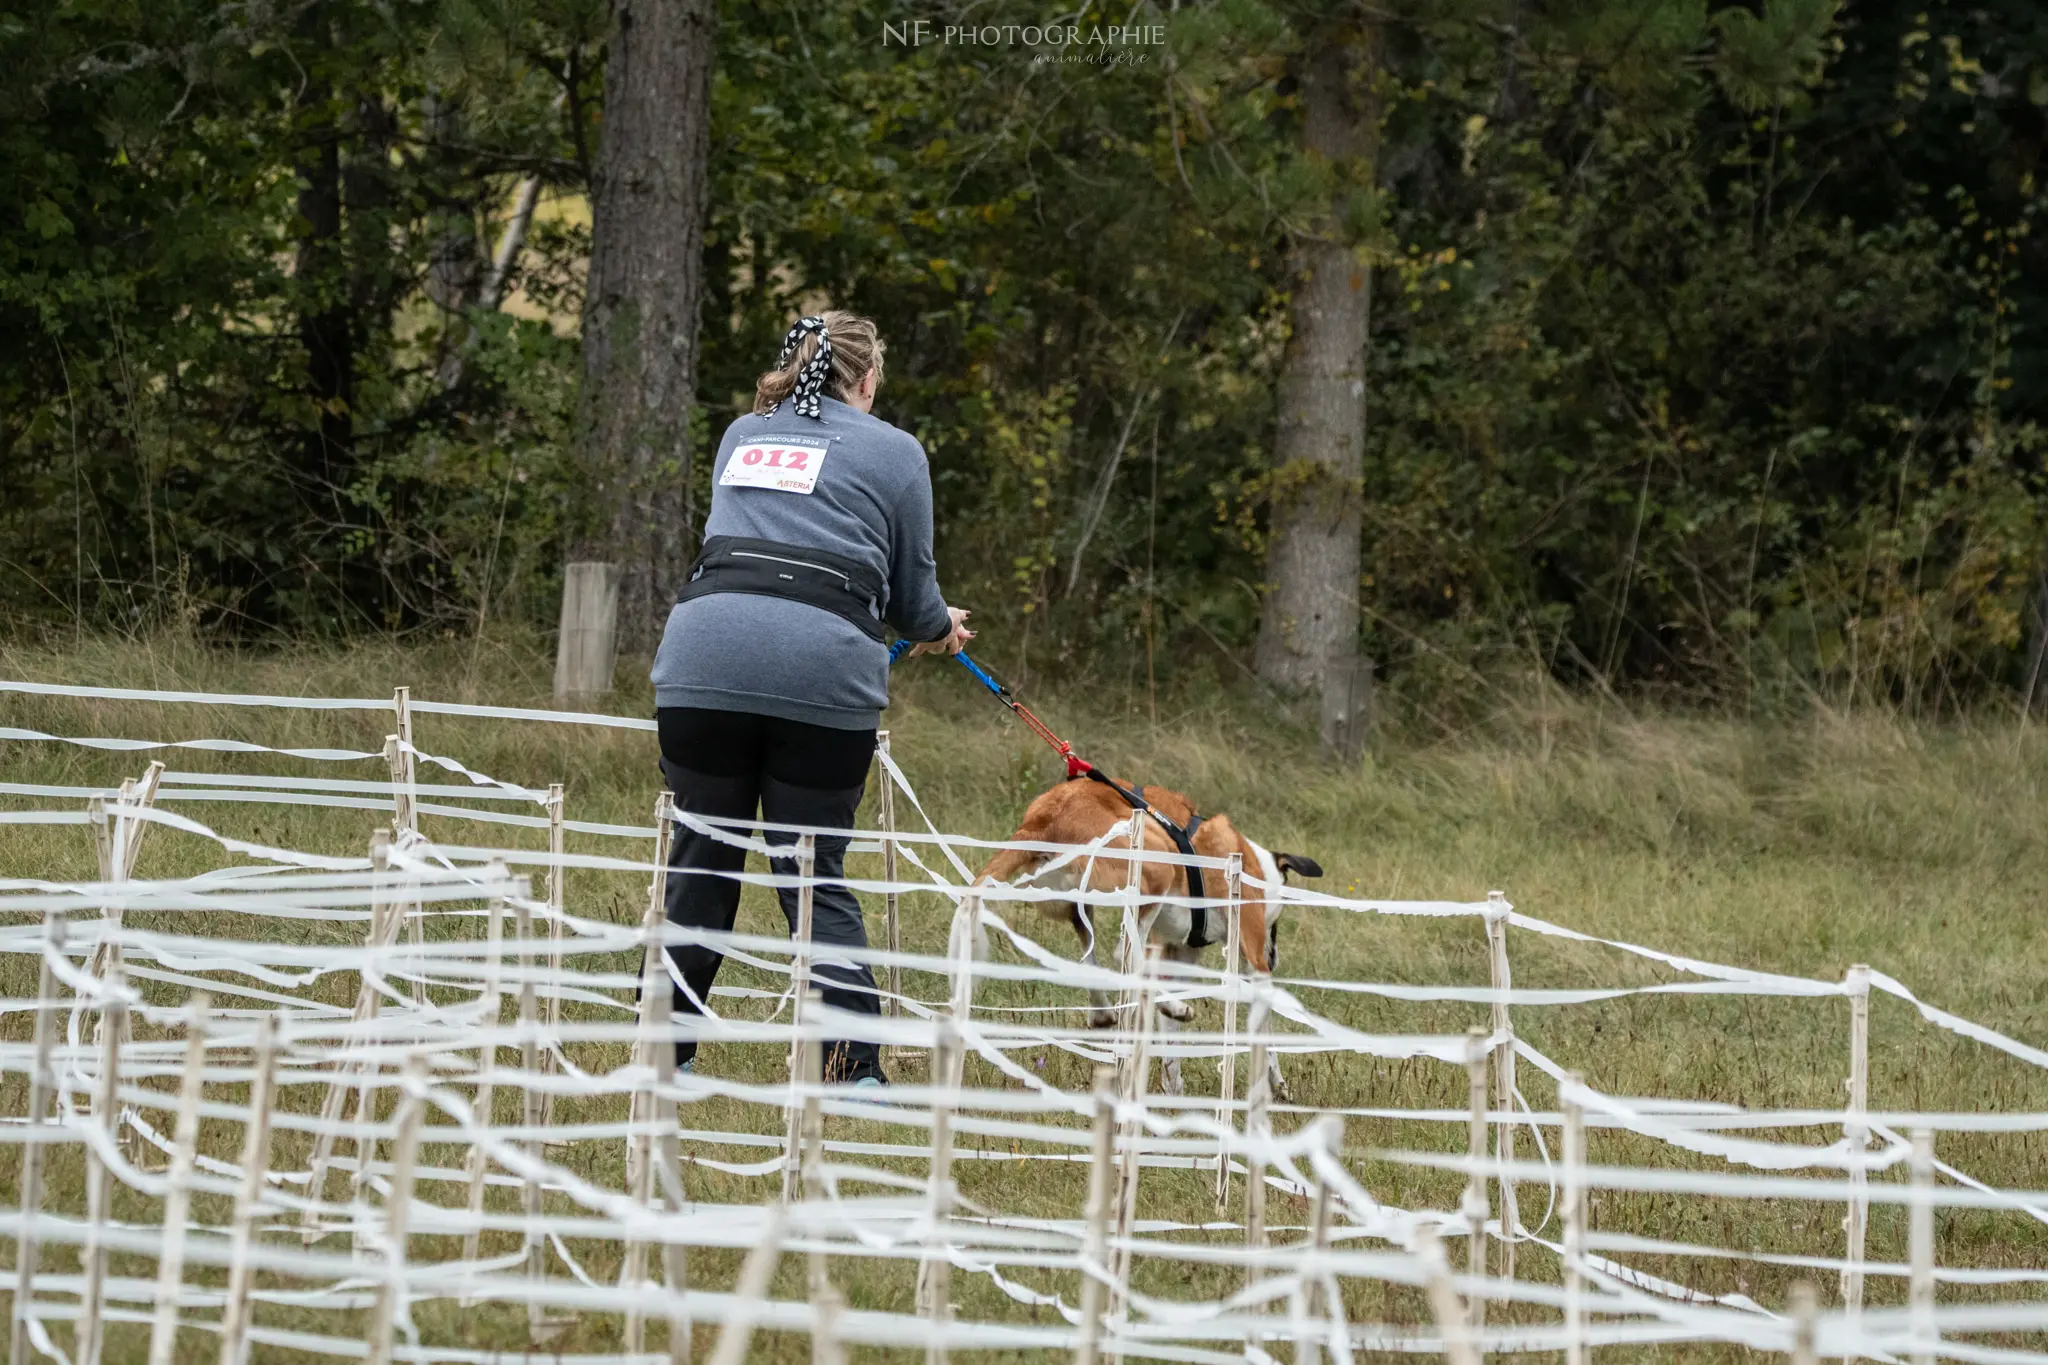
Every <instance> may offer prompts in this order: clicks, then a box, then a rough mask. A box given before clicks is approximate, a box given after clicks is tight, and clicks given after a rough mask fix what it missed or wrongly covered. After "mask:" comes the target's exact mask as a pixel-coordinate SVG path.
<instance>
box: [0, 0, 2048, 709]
mask: <svg viewBox="0 0 2048 1365" xmlns="http://www.w3.org/2000/svg"><path fill="white" fill-rule="evenodd" d="M916 18H922V19H925V20H927V21H929V26H928V29H927V30H926V31H925V32H926V36H925V38H924V40H923V41H911V40H906V39H905V38H904V36H903V35H904V33H905V31H906V28H905V26H906V25H907V24H908V23H909V21H910V20H912V19H916ZM1052 22H1058V23H1060V24H1062V25H1066V24H1071V25H1075V26H1078V27H1079V28H1080V29H1081V30H1082V31H1083V32H1084V33H1085V32H1086V31H1087V30H1089V29H1090V28H1091V27H1095V26H1105V25H1106V26H1113V27H1117V28H1123V27H1125V26H1130V27H1131V28H1132V29H1141V28H1142V29H1144V30H1146V31H1147V32H1148V33H1150V32H1151V31H1153V26H1156V33H1157V41H1149V40H1148V41H1138V42H1122V43H1117V44H1111V45H1110V47H1107V48H1105V47H1102V46H1101V45H1098V49H1097V55H1098V56H1099V55H1100V54H1101V53H1102V52H1106V51H1110V50H1112V49H1113V50H1114V52H1115V54H1116V59H1115V60H1113V61H1105V60H1099V59H1098V60H1075V57H1076V56H1077V55H1087V52H1086V49H1085V45H1079V46H1073V47H1067V46H1055V45H1053V44H1050V43H1046V42H1040V43H1038V44H1036V45H1033V44H1031V43H1027V42H1024V41H1021V40H1005V41H997V42H994V43H988V42H980V41H974V42H969V41H964V40H958V39H955V40H946V39H945V38H944V37H943V36H942V35H943V34H944V30H945V28H946V27H947V26H948V25H953V26H956V27H957V26H961V25H967V26H969V27H974V26H987V25H997V26H1000V25H1004V24H1011V25H1043V24H1047V23H1052ZM1126 36H1128V35H1126ZM0 62H4V69H5V72H6V75H5V78H4V81H0V168H4V174H5V183H6V185H7V192H6V193H5V194H4V195H0V614H4V618H5V623H6V629H8V630H9V631H10V632H13V633H15V634H17V635H23V636H36V637H39V638H45V639H53V640H61V639H63V638H65V637H66V636H70V635H82V634H85V633H88V632H105V631H109V630H112V631H117V632H129V633H146V632H148V631H152V630H158V629H165V628H174V629H178V630H180V631H190V632H197V633H199V634H202V635H204V636H206V637H208V638H220V639H224V640H229V641H234V642H238V643H257V644H262V643H265V642H275V641H281V640H284V639H295V640H302V639H306V638H308V637H318V638H329V639H332V638H341V639H351V638H360V637H362V636H364V635H366V634H376V635H380V636H389V635H397V636H400V637H419V636H424V635H430V636H434V637H443V636H446V635H449V634H454V635H470V634H474V633H478V632H483V631H488V630H499V629H505V630H513V631H520V630H526V631H532V632H535V633H538V632H542V631H545V630H547V629H549V628H551V626H552V624H553V621H554V612H555V604H556V600H557V595H558V594H559V592H560V586H561V574H562V566H563V564H564V563H565V562H567V561H569V560H571V559H574V558H584V557H592V556H596V557H601V558H614V559H622V560H624V561H626V562H627V563H628V578H629V581H628V593H627V598H626V604H627V609H626V615H625V616H624V617H623V618H622V631H623V634H624V636H625V643H626V645H627V647H628V649H629V651H630V650H633V649H644V648H645V647H646V646H647V644H648V642H649V640H650V639H651V637H652V634H653V633H654V632H656V631H658V628H659V611H658V607H659V606H660V604H661V603H662V602H663V601H665V600H666V594H670V593H672V592H673V590H674V583H673V581H672V580H673V576H674V573H675V566H676V564H677V563H678V562H681V563H687V557H688V555H689V554H690V553H691V552H692V551H693V549H694V544H695V538H696V534H697V529H698V527H699V526H700V525H701V519H702V515H703V511H704V509H705V507H706V506H707V505H708V501H709V498H708V493H709V489H708V471H707V466H708V458H707V456H708V452H709V451H710V450H711V448H712V446H713V445H714V444H715V441H716V437H717V435H718V433H719V432H720V431H722V429H723V427H724V425H725V424H726V423H727V422H728V421H730V420H731V419H732V418H733V417H734V416H735V415H737V414H738V413H739V412H742V411H744V410H746V408H747V406H748V405H749V403H750V402H751V394H752V387H753V378H754V376H755V375H756V374H757V373H758V372H759V371H760V370H762V369H764V368H766V367H767V366H768V365H769V363H770V362H771V361H772V360H773V358H774V354H775V351H776V348H777V345H778V344H779V342H780V339H781V336H782V333H783V330H784V329H785V328H786V327H787V326H788V324H789V322H790V320H791V319H792V317H793V316H794V315H796V314H797V313H798V312H799V311H802V310H805V309H810V308H815V307H818V306H820V305H822V304H826V303H829V304H831V305H833V306H840V307H848V308H852V309H855V310H858V311H860V312H864V313H867V314H869V315H871V316H873V317H875V318H876V319H877V321H878V322H879V323H880V325H881V328H882V330H883V333H884V335H885V337H886V338H887V341H888V345H889V351H888V361H887V371H886V382H885V385H884V388H883V391H882V396H881V398H880V400H879V402H878V405H877V410H878V411H879V412H880V413H882V414H883V415H885V416H887V417H888V418H889V419H890V420H892V421H894V422H896V423H897V424H898V425H901V426H903V427H905V428H906V429H908V430H910V431H912V432H914V433H916V434H917V435H918V436H919V437H920V438H921V440H922V441H923V443H924V445H925V448H926V450H927V451H928V452H929V454H930V457H931V461H932V468H933V478H934V486H935V491H936V496H937V507H938V524H939V553H940V560H941V572H942V581H944V582H945V583H946V585H947V589H948V594H949V596H950V597H951V598H952V599H953V600H955V601H957V602H960V603H962V604H965V605H969V606H971V607H973V608H975V609H976V612H977V617H976V624H977V625H978V626H980V627H981V628H982V629H983V631H984V642H985V647H986V648H987V650H988V652H989V653H990V654H991V655H992V656H993V661H996V662H999V663H1000V664H1001V665H1002V666H1003V668H1004V669H1005V670H1006V671H1007V672H1009V673H1011V674H1013V675H1015V677H1016V679H1017V680H1019V681H1027V680H1030V679H1033V678H1040V679H1050V678H1053V677H1055V676H1058V677H1080V678H1096V677H1099V678H1103V679H1106V680H1109V681H1112V682H1115V683H1118V684H1120V685H1124V686H1126V687H1135V688H1144V689H1156V688H1171V687H1174V686H1184V687H1186V686H1201V685H1205V684H1207V683H1209V682H1210V681H1212V680H1221V681H1223V682H1226V683H1229V684H1231V685H1233V686H1238V685H1242V686H1246V687H1250V686H1252V685H1253V684H1252V683H1251V682H1250V681H1249V680H1250V679H1252V678H1257V679H1259V680H1260V685H1262V686H1265V687H1268V688H1272V689H1276V690H1278V691H1280V692H1283V693H1285V692H1289V691H1296V692H1298V691H1301V690H1304V689H1307V690H1313V689H1314V688H1315V687H1316V686H1317V685H1318V683H1319V682H1321V681H1323V679H1324V669H1325V666H1326V665H1327V664H1328V663H1329V662H1330V661H1332V660H1340V659H1342V658H1344V657H1347V656H1348V655H1350V654H1352V653H1356V654H1359V655H1362V656H1363V657H1366V658H1369V659H1370V660H1371V661H1372V662H1373V664H1374V665H1375V666H1376V667H1377V669H1378V672H1379V675H1380V678H1381V696H1382V698H1383V700H1384V701H1385V704H1386V708H1387V710H1388V711H1389V713H1390V714H1398V715H1400V716H1403V717H1406V718H1408V719H1411V720H1416V721H1419V722H1421V723H1423V724H1424V725H1426V726H1429V727H1432V728H1454V727H1456V726H1458V725H1459V724H1460V723H1461V717H1462V716H1464V715H1465V714H1466V713H1467V712H1469V711H1470V710H1471V709H1472V708H1473V707H1475V706H1481V705H1485V704H1487V703H1488V702H1489V699H1491V698H1495V697H1497V696H1498V695H1500V693H1501V692H1502V690H1503V689H1511V688H1514V687H1518V686H1520V685H1522V684H1524V683H1526V682H1528V681H1530V680H1535V681H1537V682H1539V683H1540V684H1541V685H1543V686H1562V687H1564V688H1567V689H1572V690H1575V691H1578V692H1581V693H1583V694H1585V695H1588V696H1599V697H1616V696H1630V695H1635V696H1649V697H1655V698H1658V699H1660V700H1663V701H1668V702H1670V703H1672V704H1676V705H1681V706H1685V707H1699V708H1706V709H1713V710H1734V711H1739V712H1750V711H1755V710H1757V709H1759V708H1762V709H1766V710H1771V711H1779V710H1783V709H1786V708H1801V707H1807V706H1811V705H1815V704H1819V705H1823V706H1827V707H1859V706H1878V707H1883V708H1886V709H1892V710H1897V711H1899V712H1902V713H1904V714H1908V715H1912V716H1918V717H1929V718H1932V717H1939V716H1942V715H1946V714H1956V713H1959V712H1964V711H1976V710H1981V709H1984V708H1986V707H1990V708H2018V709H2020V710H2021V711H2023V712H2024V711H2025V710H2027V709H2031V708H2033V707H2038V706H2042V705H2048V677H2044V676H2043V674H2044V651H2048V478H2044V458H2048V439H2044V432H2043V427H2042V425H2041V418H2042V412H2041V404H2042V401H2043V395H2044V384H2048V335H2044V333H2043V332H2042V331H2041V330H2040V328H2039V327H2038V326H2037V325H2036V320H2037V319H2039V318H2041V317H2042V316H2043V314H2044V309H2048V259H2044V250H2048V246H2044V242H2043V240H2042V238H2041V237H2040V236H2039V235H2036V234H2034V233H2033V232H2032V230H2031V229H2032V227H2033V225H2034V223H2035V220H2036V217H2037V215H2038V213H2039V211H2040V209H2041V206H2042V203H2043V198H2044V193H2048V187H2044V186H2043V184H2042V182H2041V172H2042V165H2041V162H2042V154H2043V145H2044V138H2048V10H2043V9H2042V8H2041V7H2040V6H2038V5H2034V4H2030V3H2026V2H2025V0H1984V2H1983V3H1978V4H1925V5H1922V6H1919V7H1916V6H1915V5H1913V4H1901V3H1888V2H1886V0H1872V2H1871V3H1859V4H1857V5H1855V6H1853V7H1846V8H1841V9H1837V8H1836V7H1835V6H1833V5H1832V4H1826V3H1820V2H1819V0H1775V2H1770V3H1761V4H1756V5H1748V6H1745V5H1739V4H1738V5H1729V6H1726V7H1715V6H1710V5H1707V4H1704V3H1685V2H1684V0H1629V2H1626V3H1624V2H1623V0H1565V2H1564V3H1550V4H1539V3H1533V0H1447V3H1439V4H1428V5H1410V4H1406V3H1402V0H1392V3H1388V4H1374V5H1366V4H1357V3H1346V4H1332V3H1321V2H1319V0H1298V3H1289V2H1288V0H1213V2H1205V3H1194V4H1188V3H1180V4H1175V5H1169V6H1167V7H1164V8H1161V7H1159V6H1156V5H1152V4H1140V5H1138V6H1136V7H1135V8H1131V9H1126V8H1122V7H1119V8H1116V9H1114V10H1112V9H1108V8H1105V7H1101V6H1087V7H1084V8H1082V9H1080V10H1077V11H1073V12H1068V13H1063V14H1061V15H1058V16H1049V15H1047V14H1045V13H1043V12H1041V11H1039V10H1037V9H1034V8H1032V7H1029V6H1026V5H1023V4H1018V3H1011V2H1010V0H992V3H987V4H972V5H969V4H964V3H947V2H946V0H939V2H938V3H934V4H932V5H930V6H928V7H926V8H923V9H912V8H910V7H907V6H903V5H898V4H887V5H885V4H874V3H845V4H832V5H824V6H798V5H784V4H763V5H755V4H742V3H721V4H718V5H716V6H715V7H714V6H712V5H711V4H710V3H709V0H614V3H612V4H609V5H607V4H606V3H604V0H237V2H234V3H229V2H226V0H152V3H147V4H140V3H134V2H133V0H7V3H6V4H5V6H4V7H0ZM635 156H638V157H640V158H641V160H640V162H638V163H635V162H634V161H633V160H632V158H633V157H635ZM650 168H651V169H650ZM663 177H666V179H664V178H663ZM636 195H637V196H638V199H637V200H636ZM593 207H594V208H595V214H593ZM636 234H637V235H636ZM649 234H652V235H649ZM692 234H694V237H693V235H692ZM636 271H637V272H638V273H637V274H636V273H635V272H636ZM663 271H666V272H667V273H666V274H663V273H662V272H663ZM594 282H595V283H594ZM1326 286H1327V288H1326ZM1329 288H1335V289H1337V290H1338V293H1337V294H1335V295H1332V294H1330V293H1329V292H1328V290H1329ZM636 290H638V291H640V293H639V294H638V295H637V296H636V294H635V291H636ZM1318 290H1322V291H1323V292H1322V293H1321V294H1320V295H1319V293H1318ZM1347 290H1348V293H1347V292H1346V291H1347ZM607 291H609V292H608V293H607ZM1333 299H1334V300H1335V301H1334V302H1332V300H1333ZM1319 300H1320V301H1319ZM678 303H680V304H681V305H682V313H683V315H684V316H683V318H682V320H681V321H676V320H675V319H672V318H668V317H666V316H656V314H658V313H659V312H660V310H661V309H662V308H663V307H668V308H670V309H671V310H673V309H674V308H675V307H676V306H677V305H678ZM650 319H652V320H651V321H650ZM690 322H694V328H692V327H691V326H690V325H688V324H689V323H690ZM643 324H644V331H645V332H646V333H654V332H656V331H658V330H660V329H661V328H663V327H666V331H664V332H661V335H662V336H664V337H665V338H666V340H665V341H664V342H662V343H661V344H655V343H652V342H648V343H645V344H643V341H642V337H643V332H642V331H641V330H636V329H641V328H642V327H643ZM692 331H694V335H687V336H686V335H684V334H687V333H690V332H692ZM590 337H596V338H600V339H601V344H598V343H596V342H593V344H592V345H591V346H586V345H585V340H586V338H590ZM621 395H625V397H623V398H622V397H621ZM1346 395H1353V396H1354V397H1355V409H1354V408H1351V407H1347V406H1346V403H1347V401H1350V400H1348V399H1347V398H1346ZM622 414H623V416H622ZM636 519H637V520H636ZM650 524H652V525H654V526H655V527H656V530H655V531H652V532H650V530H649V526H650ZM650 536H651V537H652V539H650ZM1347 545H1348V546H1349V547H1350V548H1349V549H1348V550H1347V549H1346V546H1347ZM1304 546H1306V547H1307V550H1306V551H1305V550H1304V549H1303V547H1304ZM1308 551H1313V553H1309V552H1308ZM1347 555H1348V556H1349V558H1347V557H1346V556H1347ZM635 565H637V566H638V572H639V574H640V586H639V587H638V588H637V589H636V588H635V587H634V586H633V580H632V573H633V571H634V569H633V566H635ZM1303 591H1307V592H1309V593H1311V594H1312V597H1311V598H1310V599H1303V598H1301V597H1300V593H1301V592H1303ZM636 592H637V593H638V596H637V597H636V596H635V593H636ZM1290 593H1292V594H1294V596H1293V597H1291V598H1290V597H1289V594H1290ZM1302 600H1314V601H1317V602H1334V603H1337V604H1338V607H1339V608H1340V610H1338V611H1337V613H1336V615H1337V618H1338V619H1337V620H1335V621H1334V623H1332V624H1331V625H1330V626H1329V627H1328V629H1327V631H1326V632H1325V633H1324V635H1323V636H1322V637H1320V638H1319V641H1313V642H1311V645H1310V646H1299V645H1298V642H1297V645H1296V646H1295V647H1293V648H1292V654H1290V645H1289V640H1290V639H1291V638H1292V637H1291V636H1290V635H1289V632H1290V630H1291V629H1292V625H1291V624H1290V623H1291V622H1292V621H1293V618H1291V617H1287V616H1286V615H1285V614H1284V612H1282V610H1281V606H1280V605H1276V604H1284V603H1286V602H1289V601H1292V602H1294V603H1296V604H1298V603H1299V602H1300V601H1302ZM1354 602H1355V610H1354V609H1353V607H1354ZM1289 609H1290V610H1291V609H1292V608H1289Z"/></svg>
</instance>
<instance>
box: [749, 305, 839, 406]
mask: <svg viewBox="0 0 2048 1365" xmlns="http://www.w3.org/2000/svg"><path fill="white" fill-rule="evenodd" d="M813 332H816V333H817V334H818V349H817V350H815V351H813V352H812V353H811V358H810V359H809V360H806V361H805V362H804V367H803V369H802V370H800V371H798V373H797V377H796V388H795V389H793V390H792V391H791V392H790V399H791V400H792V403H793V405H794V406H795V408H796V410H797V412H798V414H799V415H801V416H804V417H817V416H818V395H820V394H822V393H823V392H824V391H825V381H826V380H828V379H830V378H831V377H832V333H831V332H830V331H828V330H827V329H826V327H825V319H823V318H798V319H797V320H796V326H794V327H792V328H790V329H789V335H788V336H786V337H784V338H783V339H782V355H781V357H780V358H779V359H778V360H776V362H775V368H776V369H778V370H781V369H787V368H788V367H789V362H790V361H791V360H792V359H793V358H794V357H795V355H796V348H797V347H798V346H801V345H802V344H803V340H804V338H805V337H807V336H809V335H810V334H811V333H813ZM781 406H782V404H781V403H780V402H779V401H778V402H775V403H772V404H770V405H769V407H768V411H767V412H766V413H764V414H763V416H767V417H773V416H774V415H775V409H777V408H779V407H781Z"/></svg>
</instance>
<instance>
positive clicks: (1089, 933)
mask: <svg viewBox="0 0 2048 1365" xmlns="http://www.w3.org/2000/svg"><path fill="white" fill-rule="evenodd" d="M1069 914H1070V915H1071V916H1072V918H1073V922H1074V932H1075V933H1076V934H1079V935H1080V936H1081V961H1082V962H1083V963H1085V964H1086V965H1088V966H1090V967H1093V966H1094V965H1095V963H1096V952H1095V944H1096V937H1097V936H1096V933H1095V916H1094V914H1093V913H1092V912H1091V911H1090V910H1089V909H1088V907H1087V906H1085V905H1082V904H1080V903H1079V902H1076V903H1075V904H1074V905H1072V906H1071V907H1069ZM1115 1003H1116V1002H1115V1001H1114V1000H1113V999H1111V998H1110V995H1109V992H1107V991H1104V990H1100V989H1098V988H1096V987H1094V986H1090V987H1089V988H1088V1027H1090V1028H1114V1027H1115V1026H1116V1011H1115V1010H1113V1009H1111V1008H1110V1006H1112V1005H1114V1004H1115Z"/></svg>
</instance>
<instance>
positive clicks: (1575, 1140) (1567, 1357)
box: [1557, 1071, 1586, 1365]
mask: <svg viewBox="0 0 2048 1365" xmlns="http://www.w3.org/2000/svg"><path fill="white" fill-rule="evenodd" d="M1585 1083H1586V1080H1585V1077H1583V1076H1581V1075H1580V1074H1579V1073H1578V1072H1576V1071H1569V1072H1566V1073H1565V1078H1564V1084H1563V1085H1561V1086H1559V1087H1558V1088H1557V1097H1558V1103H1559V1105H1560V1106H1561V1107H1562V1108H1563V1110H1564V1137H1563V1140H1562V1147H1563V1150H1562V1151H1561V1152H1560V1153H1559V1157H1560V1159H1561V1161H1562V1163H1563V1166H1564V1194H1563V1205H1564V1207H1563V1213H1564V1361H1565V1365H1586V1301H1585V1298H1586V1286H1585V1260H1586V1111H1585V1109H1584V1107H1583V1106H1581V1105H1580V1103H1579V1099H1578V1093H1577V1092H1578V1090H1579V1088H1580V1087H1581V1086H1583V1085H1584V1084H1585Z"/></svg>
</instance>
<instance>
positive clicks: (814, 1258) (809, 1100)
mask: <svg viewBox="0 0 2048 1365" xmlns="http://www.w3.org/2000/svg"><path fill="white" fill-rule="evenodd" d="M810 1003H811V1007H810V1009H809V1010H808V1011H807V1013H808V1014H809V1016H810V1018H811V1019H812V1020H813V1021H816V1020H818V1019H821V1018H823V1017H824V1012H825V1010H824V997H823V996H821V995H819V994H818V992H817V990H816V988H813V989H812V990H811V991H810ZM811 1026H812V1027H813V1028H815V1027H817V1024H816V1023H815V1022H813V1024H812V1025H811ZM796 1078H797V1080H798V1082H799V1083H800V1084H802V1086H803V1088H804V1100H803V1106H802V1108H803V1120H802V1123H801V1125H800V1126H801V1129H802V1135H803V1147H802V1150H801V1152H800V1153H799V1160H800V1161H801V1163H802V1166H801V1172H802V1175H803V1196H804V1202H805V1203H807V1204H810V1205H812V1206H813V1207H814V1209H821V1208H822V1207H823V1206H824V1202H825V1200H826V1198H827V1197H828V1196H827V1194H826V1191H825V1105H824V1100H823V1098H822V1097H821V1096H820V1095H819V1094H818V1090H819V1088H820V1087H821V1086H823V1085H824V1084H825V1040H824V1039H822V1038H800V1039H798V1040H797V1072H796ZM823 1235H824V1234H823V1232H822V1231H815V1230H814V1231H813V1233H812V1240H813V1242H815V1241H816V1240H817V1239H818V1238H819V1237H822V1236H823ZM830 1283H831V1281H830V1279H829V1278H828V1267H827V1264H826V1258H825V1253H824V1252H822V1251H820V1250H818V1249H817V1247H816V1246H813V1247H812V1248H811V1252H810V1256H809V1259H808V1260H807V1261H806V1263H805V1284H806V1286H807V1287H808V1289H809V1290H810V1294H811V1298H812V1299H813V1300H816V1298H817V1296H818V1295H819V1294H820V1293H821V1292H823V1290H824V1289H825V1287H826V1286H827V1285H828V1284H830ZM813 1340H815V1338H813Z"/></svg>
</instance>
